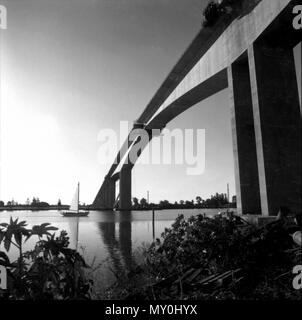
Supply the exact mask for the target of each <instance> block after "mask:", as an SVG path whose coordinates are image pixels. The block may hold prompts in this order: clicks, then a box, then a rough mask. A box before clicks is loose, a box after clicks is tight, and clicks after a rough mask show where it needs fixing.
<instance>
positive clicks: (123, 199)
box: [119, 166, 132, 210]
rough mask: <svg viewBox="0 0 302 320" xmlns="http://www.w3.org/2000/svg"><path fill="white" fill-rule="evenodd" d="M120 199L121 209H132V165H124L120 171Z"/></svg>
mask: <svg viewBox="0 0 302 320" xmlns="http://www.w3.org/2000/svg"><path fill="white" fill-rule="evenodd" d="M119 177H120V179H119V183H120V201H119V210H131V204H132V202H131V200H132V196H131V167H129V166H126V167H123V168H122V169H121V170H120V172H119Z"/></svg>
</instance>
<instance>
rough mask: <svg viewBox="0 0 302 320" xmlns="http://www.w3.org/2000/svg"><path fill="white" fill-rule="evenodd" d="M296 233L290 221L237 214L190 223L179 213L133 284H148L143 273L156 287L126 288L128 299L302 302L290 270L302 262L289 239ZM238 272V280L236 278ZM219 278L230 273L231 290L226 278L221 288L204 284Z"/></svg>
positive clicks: (200, 218) (151, 249) (148, 254)
mask: <svg viewBox="0 0 302 320" xmlns="http://www.w3.org/2000/svg"><path fill="white" fill-rule="evenodd" d="M297 229H299V227H298V226H297V225H294V224H293V223H292V222H291V220H290V219H281V220H276V221H274V222H272V223H269V224H266V225H265V226H262V227H256V226H254V225H251V224H249V223H247V222H245V221H244V220H242V219H241V218H240V217H238V216H235V215H233V214H228V215H226V216H223V215H217V216H215V217H214V218H205V217H203V216H202V215H198V216H193V217H191V218H189V219H188V220H185V219H184V216H182V215H181V216H179V217H178V218H177V219H176V221H175V223H174V224H173V225H172V227H171V228H167V229H165V232H164V233H163V234H162V240H160V239H157V240H156V241H155V242H154V243H153V244H152V245H151V246H150V247H149V248H148V249H147V250H145V253H144V255H145V263H144V264H142V265H141V266H140V269H141V270H142V271H140V272H139V273H138V272H135V278H136V280H135V283H140V282H141V283H143V282H144V281H138V280H137V278H139V275H140V277H141V279H145V283H146V282H148V283H151V282H152V285H149V286H146V284H145V285H141V286H139V287H138V286H137V287H135V288H133V287H132V288H129V286H128V287H124V291H123V293H124V297H128V298H138V299H210V300H213V299H284V298H286V299H301V292H298V291H296V290H293V288H292V280H293V276H292V268H293V266H295V265H296V264H299V263H301V248H299V247H296V245H295V244H294V242H293V240H292V238H291V236H290V234H291V233H292V232H293V230H297ZM234 270H237V271H236V272H235V271H234ZM190 272H191V275H190V276H189V277H187V278H191V279H193V278H194V274H195V276H196V277H197V274H198V281H197V282H196V283H194V281H193V283H185V282H183V283H182V280H181V279H184V278H185V275H187V274H189V273H190ZM235 273H238V277H235V276H232V274H235ZM192 275H193V276H192ZM217 275H218V277H217ZM219 275H226V276H224V279H226V280H227V286H224V285H222V283H223V281H222V278H220V280H217V281H216V282H217V283H218V286H216V285H217V283H216V282H215V286H214V287H210V288H205V287H202V286H201V285H200V283H202V281H203V280H204V279H210V278H211V277H214V278H215V279H219V277H220V276H219ZM196 277H195V278H196ZM129 281H131V280H129ZM191 282H192V281H191ZM177 283H178V288H177V289H176V284H177ZM127 290H128V291H127ZM120 291H121V290H120Z"/></svg>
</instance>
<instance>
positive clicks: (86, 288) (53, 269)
mask: <svg viewBox="0 0 302 320" xmlns="http://www.w3.org/2000/svg"><path fill="white" fill-rule="evenodd" d="M57 230H58V229H57V228H56V227H53V226H51V225H50V224H49V223H43V224H41V225H36V226H33V227H32V228H27V223H26V222H25V221H20V222H19V221H18V219H16V220H13V219H12V218H10V222H9V223H1V224H0V245H1V244H3V246H4V248H5V250H6V251H7V252H9V251H10V250H11V247H12V246H14V247H16V249H17V250H18V258H17V260H16V261H14V262H10V260H9V258H8V256H7V254H6V253H5V252H1V251H0V265H3V266H5V267H6V268H7V270H8V290H7V291H6V292H5V293H2V297H3V298H5V299H48V300H50V299H89V298H90V290H91V286H92V281H90V280H89V279H86V277H85V274H84V268H87V267H88V266H87V265H86V263H85V260H84V259H83V257H82V256H81V255H80V254H79V253H78V252H77V251H76V250H73V249H70V248H68V245H69V238H68V235H67V233H66V232H65V231H61V232H60V234H59V236H56V235H55V233H52V232H54V231H57ZM32 237H37V238H38V239H37V240H38V241H37V242H36V244H35V247H34V249H33V250H29V251H25V252H23V251H24V250H23V249H24V244H25V242H27V241H28V240H29V239H30V238H32ZM0 297H1V293H0Z"/></svg>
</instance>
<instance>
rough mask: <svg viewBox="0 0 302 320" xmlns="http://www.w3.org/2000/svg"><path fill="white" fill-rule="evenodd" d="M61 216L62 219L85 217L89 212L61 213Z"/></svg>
mask: <svg viewBox="0 0 302 320" xmlns="http://www.w3.org/2000/svg"><path fill="white" fill-rule="evenodd" d="M61 215H62V216H63V217H87V216H88V215H89V211H79V212H74V211H62V212H61Z"/></svg>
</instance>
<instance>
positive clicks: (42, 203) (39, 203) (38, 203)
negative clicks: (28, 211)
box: [30, 198, 49, 208]
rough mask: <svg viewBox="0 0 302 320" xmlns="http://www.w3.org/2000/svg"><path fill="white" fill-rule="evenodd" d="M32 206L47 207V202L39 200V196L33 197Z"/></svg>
mask: <svg viewBox="0 0 302 320" xmlns="http://www.w3.org/2000/svg"><path fill="white" fill-rule="evenodd" d="M30 205H31V206H32V207H34V208H45V207H49V203H47V202H45V201H40V199H39V198H33V200H32V202H31V204H30Z"/></svg>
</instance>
